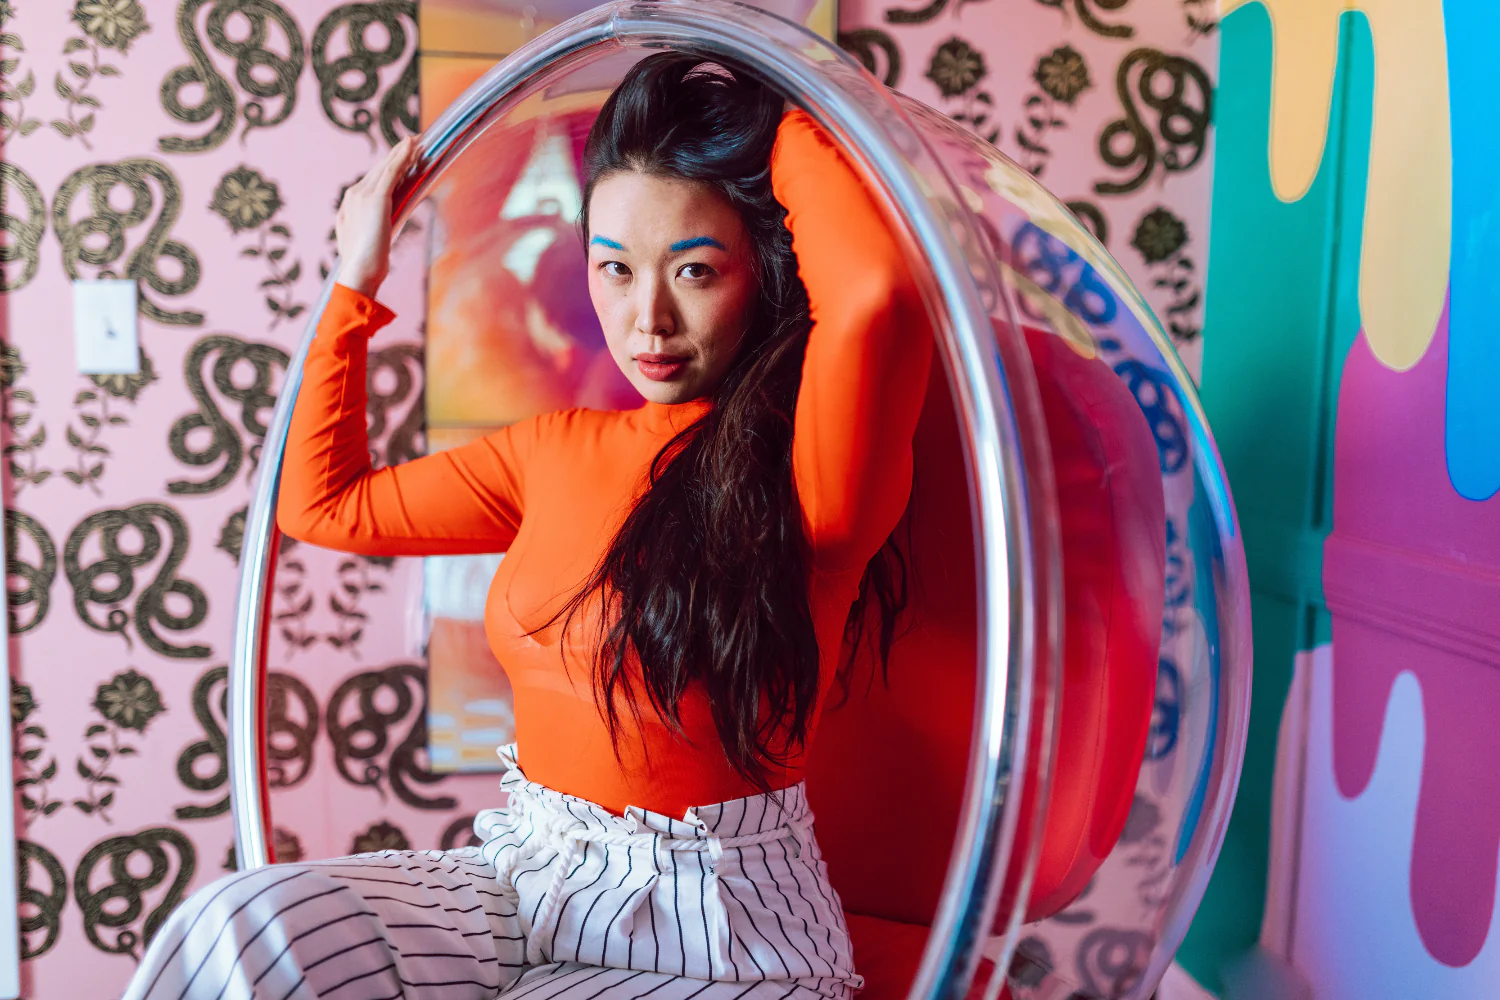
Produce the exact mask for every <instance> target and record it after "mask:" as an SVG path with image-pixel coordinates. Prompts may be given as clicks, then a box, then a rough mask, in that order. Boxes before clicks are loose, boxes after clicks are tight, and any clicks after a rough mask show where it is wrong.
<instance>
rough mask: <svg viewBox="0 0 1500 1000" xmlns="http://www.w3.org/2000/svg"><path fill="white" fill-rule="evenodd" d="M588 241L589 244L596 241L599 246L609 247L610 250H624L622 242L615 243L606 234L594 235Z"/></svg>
mask: <svg viewBox="0 0 1500 1000" xmlns="http://www.w3.org/2000/svg"><path fill="white" fill-rule="evenodd" d="M589 243H590V245H592V244H594V243H597V244H599V245H600V246H601V247H609V249H611V250H624V249H625V247H624V245H623V244H620V243H616V242H615V241H614V240H612V239H610V238H609V237H607V236H595V237H594V238H593V239H591V240H589Z"/></svg>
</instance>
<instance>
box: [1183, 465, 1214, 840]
mask: <svg viewBox="0 0 1500 1000" xmlns="http://www.w3.org/2000/svg"><path fill="white" fill-rule="evenodd" d="M1187 521H1188V539H1189V547H1190V548H1191V550H1192V552H1193V568H1194V574H1193V575H1194V577H1195V580H1194V584H1193V596H1194V602H1193V604H1194V610H1195V611H1196V612H1197V614H1198V617H1199V620H1200V621H1201V622H1202V623H1203V639H1204V642H1205V644H1206V645H1207V647H1208V657H1207V659H1208V684H1207V691H1206V692H1205V693H1206V694H1207V695H1208V706H1207V708H1206V710H1205V711H1206V715H1207V718H1208V731H1207V733H1206V739H1205V742H1204V747H1203V759H1202V760H1201V761H1200V762H1199V764H1198V776H1197V778H1196V780H1195V781H1194V782H1193V791H1192V794H1191V795H1189V796H1188V802H1187V808H1186V809H1184V810H1183V814H1182V827H1181V828H1180V830H1179V831H1178V834H1177V850H1176V852H1175V855H1174V857H1173V860H1172V863H1173V864H1181V863H1182V859H1183V858H1184V857H1185V856H1186V855H1187V852H1188V848H1189V847H1190V846H1192V843H1193V838H1194V836H1196V835H1197V833H1198V824H1199V823H1201V822H1202V820H1203V807H1204V805H1205V804H1206V802H1207V800H1208V792H1209V784H1210V782H1211V780H1212V778H1213V771H1214V758H1215V756H1216V755H1217V754H1218V749H1219V730H1220V728H1221V727H1222V725H1223V724H1224V720H1222V719H1220V718H1219V711H1220V707H1221V702H1220V700H1219V685H1220V683H1221V679H1220V673H1221V670H1222V664H1221V662H1220V658H1221V657H1222V656H1223V652H1224V647H1223V640H1222V638H1221V636H1220V634H1219V606H1218V604H1217V603H1216V601H1217V591H1216V590H1215V589H1214V580H1215V578H1216V577H1217V578H1218V579H1223V575H1224V550H1223V549H1222V548H1220V547H1219V534H1218V531H1217V530H1215V527H1214V516H1213V511H1212V510H1211V509H1210V508H1209V505H1208V504H1207V503H1206V502H1205V497H1204V495H1203V491H1202V490H1201V489H1199V490H1197V491H1195V493H1194V496H1193V505H1192V506H1191V507H1189V508H1188V516H1187ZM1190 711H1197V708H1196V707H1193V708H1191V709H1190Z"/></svg>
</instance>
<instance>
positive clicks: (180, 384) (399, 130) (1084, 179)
mask: <svg viewBox="0 0 1500 1000" xmlns="http://www.w3.org/2000/svg"><path fill="white" fill-rule="evenodd" d="M1215 12H1216V4H1215V3H1214V2H1213V0H902V2H892V0H876V2H870V0H844V3H843V4H842V5H841V10H840V32H839V42H840V44H841V45H842V46H843V47H844V48H846V49H847V50H848V51H850V52H851V53H853V54H854V55H855V56H856V57H857V58H858V59H859V60H861V61H862V62H863V63H864V64H865V65H866V66H867V67H868V68H870V70H871V71H872V72H873V73H874V74H875V75H876V76H877V77H879V78H881V79H883V80H884V81H885V82H887V83H888V84H890V85H892V86H894V87H897V88H898V89H901V90H903V91H905V92H907V93H910V94H911V95H913V96H914V97H916V98H918V99H919V100H922V101H925V102H927V103H929V104H931V105H933V106H934V107H937V108H939V109H940V110H942V111H944V112H946V113H948V114H950V115H951V116H953V117H954V118H955V119H956V120H958V121H960V122H962V123H964V124H965V125H966V126H967V127H969V128H971V129H973V130H975V131H976V132H978V133H980V134H981V135H983V136H985V137H986V138H988V139H990V140H991V141H993V142H995V143H996V145H997V146H999V147H1000V148H1001V149H1003V150H1005V151H1006V152H1007V153H1008V154H1010V155H1011V156H1012V157H1014V158H1015V159H1016V160H1017V161H1018V162H1020V163H1022V164H1023V165H1024V166H1026V167H1027V168H1028V169H1029V170H1031V171H1032V172H1033V173H1034V174H1037V175H1038V176H1040V177H1041V178H1042V179H1043V181H1044V182H1046V183H1047V184H1048V185H1049V187H1051V188H1052V190H1054V191H1055V192H1056V193H1057V194H1058V195H1059V197H1061V198H1062V199H1063V200H1064V201H1066V202H1067V203H1068V205H1069V206H1070V207H1071V208H1072V209H1073V211H1074V212H1075V213H1076V214H1078V216H1079V217H1080V218H1081V219H1083V220H1084V222H1085V223H1086V224H1087V225H1088V226H1089V227H1090V228H1091V229H1092V230H1093V231H1094V233H1095V234H1096V235H1097V236H1098V237H1099V239H1100V240H1101V241H1102V242H1104V243H1105V245H1106V246H1107V247H1108V248H1109V249H1110V250H1111V251H1112V252H1113V253H1114V254H1115V255H1116V256H1117V257H1118V258H1119V259H1120V261H1121V263H1122V264H1123V265H1124V266H1125V267H1126V269H1127V270H1128V271H1130V273H1131V274H1132V276H1133V277H1134V278H1135V280H1136V281H1137V282H1138V283H1139V284H1140V286H1141V288H1142V289H1143V290H1144V291H1145V292H1146V294H1147V296H1148V298H1149V299H1150V301H1151V303H1152V305H1153V306H1154V307H1155V308H1156V309H1157V311H1158V313H1159V315H1160V316H1161V317H1162V319H1163V322H1164V323H1166V324H1167V325H1168V326H1169V327H1170V330H1171V332H1172V333H1173V335H1174V336H1175V337H1176V338H1177V339H1178V342H1179V344H1180V346H1181V348H1182V350H1183V353H1184V356H1185V358H1187V360H1188V362H1189V365H1190V367H1193V368H1194V370H1196V366H1197V359H1198V357H1199V352H1200V350H1201V330H1202V315H1203V310H1202V294H1203V280H1202V275H1203V272H1204V268H1205V266H1206V260H1205V250H1206V247H1207V225H1208V204H1209V188H1210V182H1211V171H1212V166H1211V164H1212V131H1211V128H1210V124H1209V122H1210V115H1211V113H1212V108H1211V99H1212V94H1213V90H1214V76H1215V73H1216V67H1217V56H1218V39H1217V36H1216V21H1215V16H1216V14H1215ZM417 15H418V11H417V5H416V4H415V3H414V2H410V0H373V2H357V3H343V4H340V3H337V2H335V0H284V2H282V0H181V2H180V3H172V2H168V0H76V2H64V0H53V2H46V3H44V2H42V0H0V50H3V51H0V142H3V144H4V155H3V160H0V228H3V230H4V232H5V234H6V239H5V241H4V243H3V245H0V269H3V274H0V291H3V292H4V295H5V305H6V308H5V309H4V310H3V311H0V323H3V328H0V333H3V355H0V385H3V394H4V438H3V447H4V459H5V461H4V463H3V468H4V470H5V472H4V498H5V538H6V552H7V566H6V570H7V592H8V599H9V611H8V613H9V625H10V634H11V647H10V652H11V664H12V673H13V677H12V697H11V706H10V710H11V721H12V725H13V737H12V751H13V756H14V770H15V776H16V783H17V786H18V788H17V792H18V795H17V815H18V820H19V826H20V843H19V873H18V874H19V883H20V886H21V926H22V931H23V934H22V948H23V957H24V965H23V995H24V996H26V997H29V998H33V1000H54V998H56V1000H61V998H64V997H74V996H89V997H112V996H118V995H119V993H120V992H121V990H122V989H123V986H124V983H125V982H126V980H127V979H128V977H129V976H130V974H131V972H132V970H133V969H134V968H135V965H136V963H137V962H138V961H139V959H140V956H141V954H142V951H143V949H144V948H145V947H146V946H147V945H148V944H149V942H150V941H151V938H152V936H153V935H154V933H155V932H156V931H157V930H158V929H159V928H160V926H161V924H162V922H163V921H164V919H165V918H166V916H167V915H168V914H169V913H170V912H171V910H172V908H173V907H174V906H175V905H176V904H177V903H178V902H180V901H181V900H182V899H183V898H184V897H185V896H186V895H187V894H188V893H190V892H191V891H192V890H193V889H194V888H196V887H197V886H200V885H202V884H204V883H205V882H207V881H209V880H212V879H213V878H215V877H217V876H218V875H220V874H221V873H223V872H225V871H227V870H230V869H231V868H232V867H233V864H234V858H233V852H232V846H231V845H232V841H233V837H232V832H231V828H230V821H229V815H228V809H229V805H228V787H227V786H228V770H227V761H226V738H225V728H226V720H225V703H226V690H225V676H226V666H225V664H226V661H227V657H228V653H229V647H230V634H231V629H232V625H233V617H234V596H235V589H236V580H237V562H238V559H239V556H240V544H241V536H242V534H243V527H244V517H245V510H246V505H247V503H248V500H249V495H250V489H251V485H252V482H253V477H254V473H255V469H256V467H257V463H258V460H259V451H260V447H261V441H262V439H263V437H264V435H265V432H266V422H267V421H268V419H269V417H270V412H271V407H272V406H273V404H274V402H275V399H276V396H277V393H278V391H279V390H280V387H281V383H282V378H283V375H284V372H285V368H286V363H287V359H288V356H289V354H290V352H291V351H292V350H293V348H294V346H295V343H296V339H297V337H298V336H299V335H300V333H301V330H302V327H303V324H304V322H305V318H306V313H307V312H308V310H309V309H310V308H312V305H313V304H314V302H315V301H316V298H317V295H318V292H319V289H320V286H321V284H322V281H323V278H324V275H326V273H327V268H328V267H329V265H330V264H331V262H332V260H333V242H332V233H331V224H332V219H333V211H334V208H335V206H336V204H337V201H338V199H339V197H340V194H341V191H342V189H343V188H344V187H345V186H347V185H348V184H350V183H351V182H353V181H354V180H356V179H357V178H358V177H359V176H360V174H361V172H362V171H363V170H364V169H365V167H366V165H367V164H368V163H369V162H370V159H371V157H372V156H374V155H376V154H377V153H378V152H380V151H381V150H383V149H385V148H387V147H388V146H389V145H390V144H392V143H394V142H395V141H397V140H399V139H400V138H401V137H402V136H404V135H406V134H409V133H410V132H412V131H414V130H415V129H416V128H417V127H418V122H419V103H418V102H419V100H420V95H419V93H418V86H417V81H418V73H417V54H418V45H419V41H418V37H417V23H418V22H417ZM423 253H424V234H423V233H422V232H421V230H420V227H408V229H407V230H406V232H405V233H403V235H402V237H401V239H400V241H398V245H397V256H396V261H395V264H394V268H393V278H392V279H391V281H390V282H389V283H388V285H387V287H386V290H385V291H384V292H383V295H382V297H383V298H384V299H386V300H387V301H388V302H389V304H390V305H391V306H392V307H393V308H395V309H396V311H397V312H398V314H399V315H400V318H399V319H398V320H397V322H396V324H395V325H394V326H393V327H392V328H391V329H390V330H388V331H386V332H384V333H382V335H381V337H380V339H379V340H378V341H377V342H376V345H375V346H376V348H377V350H375V351H374V352H373V353H372V355H371V370H370V376H369V383H370V414H369V418H370V426H371V431H372V451H373V453H374V459H375V461H376V462H377V463H378V464H384V463H395V462H400V461H403V460H405V459H407V458H410V457H412V456H414V455H418V454H421V453H422V452H423V450H424V441H423V427H422V414H423V407H422V400H421V393H422V339H423V337H422V329H421V315H422V301H423V277H422V272H423V262H424V256H423ZM98 277H105V278H110V277H113V278H128V279H134V280H135V281H136V282H137V283H138V288H139V311H140V317H139V320H140V343H141V355H140V368H139V372H138V373H137V374H134V375H97V376H86V375H79V374H78V373H77V371H76V367H75V363H74V356H73V346H72V336H71V332H70V327H71V315H72V314H71V288H70V282H71V281H72V280H73V279H77V278H98ZM420 579H421V569H420V565H419V564H417V563H416V562H415V561H404V560H387V559H373V558H364V557H354V556H344V555H340V554H337V553H332V552H327V551H321V550H317V549H314V548H312V547H310V546H306V545H302V544H297V543H292V542H287V543H285V545H284V548H283V551H282V555H281V562H280V569H279V572H278V575H277V580H276V594H275V605H274V608H273V613H272V614H273V617H272V626H273V627H272V641H271V647H270V653H269V656H270V671H271V673H270V685H271V691H270V710H269V716H270V733H269V755H270V758H271V772H270V785H271V788H272V807H273V812H274V816H275V826H276V840H277V844H276V851H277V854H278V856H279V857H280V858H281V859H283V860H293V859H296V858H299V857H324V856H332V855H338V854H345V853H350V852H356V851H363V850H371V849H378V848H386V847H405V846H408V845H410V846H415V847H435V846H445V847H446V846H455V845H459V844H463V843H466V842H468V841H469V838H470V836H471V834H470V832H469V830H468V821H469V818H470V817H472V815H473V813H474V812H475V811H476V810H477V809H479V808H481V807H483V806H484V805H486V804H489V803H491V802H492V801H493V799H494V796H495V795H496V786H495V782H496V779H495V776H493V775H472V776H463V775H440V774H436V773H434V772H433V771H432V770H431V769H430V767H429V761H428V758H427V740H428V737H427V723H426V709H427V695H426V666H425V662H424V650H423V622H422V621H421V617H420V610H419V607H418V603H419V602H418V601H416V600H415V599H414V597H413V595H415V594H417V593H418V587H419V584H420ZM1147 819H1149V817H1146V816H1142V817H1138V821H1139V822H1137V823H1136V825H1135V826H1133V827H1132V828H1131V831H1130V834H1131V835H1132V836H1139V837H1141V838H1142V841H1143V843H1145V842H1146V841H1147V840H1148V839H1149V836H1150V830H1149V829H1146V827H1145V826H1143V825H1142V824H1144V823H1145V822H1146V820H1147ZM1106 952H1108V953H1113V952H1112V951H1111V950H1110V949H1109V948H1105V949H1103V950H1102V951H1101V954H1104V953H1106Z"/></svg>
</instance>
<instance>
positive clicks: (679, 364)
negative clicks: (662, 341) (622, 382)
mask: <svg viewBox="0 0 1500 1000" xmlns="http://www.w3.org/2000/svg"><path fill="white" fill-rule="evenodd" d="M687 362H688V359H687V358H684V357H679V356H678V355H675V354H637V355H636V356H635V366H636V368H638V369H640V373H641V374H642V375H644V376H646V377H647V378H649V379H650V380H651V381H653V382H670V381H671V380H672V379H674V378H676V377H677V376H678V375H680V374H682V371H683V369H685V368H687Z"/></svg>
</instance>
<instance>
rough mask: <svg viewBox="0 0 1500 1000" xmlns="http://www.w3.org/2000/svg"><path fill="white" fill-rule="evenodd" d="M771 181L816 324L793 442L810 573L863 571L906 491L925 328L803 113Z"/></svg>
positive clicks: (900, 272) (852, 189)
mask: <svg viewBox="0 0 1500 1000" xmlns="http://www.w3.org/2000/svg"><path fill="white" fill-rule="evenodd" d="M771 180H772V186H773V189H774V191H775V193H776V197H777V199H778V200H779V201H780V202H781V204H782V205H784V206H785V207H786V209H787V228H788V229H790V230H791V233H792V246H793V249H794V250H795V251H796V254H797V262H798V264H797V266H798V271H799V273H800V274H801V277H802V282H803V284H804V285H805V286H806V288H807V295H808V300H809V304H810V307H811V313H812V321H813V326H812V332H811V334H810V335H809V338H808V345H807V356H806V360H805V361H804V363H803V370H802V389H801V393H800V395H799V397H798V400H797V412H796V426H795V431H794V436H793V441H792V469H793V477H794V480H795V482H796V485H797V493H798V497H799V498H800V500H801V503H802V512H803V522H804V530H805V531H806V532H807V535H808V539H809V542H810V544H811V547H812V556H813V566H814V568H815V569H818V570H820V571H823V572H843V571H848V570H853V569H862V568H863V567H864V565H865V563H867V562H868V561H869V560H870V558H871V557H872V556H874V554H875V553H876V552H877V551H878V550H879V548H880V546H881V544H882V543H883V542H884V541H885V539H886V537H887V536H888V535H889V534H890V532H891V530H892V529H893V528H894V527H895V526H896V523H897V522H898V521H899V520H900V518H901V514H902V512H903V511H904V510H905V509H906V504H907V501H908V499H909V498H910V495H911V476H912V455H911V448H912V435H913V433H914V432H915V430H916V426H917V418H918V417H919V416H920V414H921V410H922V401H923V398H924V396H925V394H926V389H927V373H928V368H929V366H930V365H931V363H932V331H931V327H930V324H929V322H928V319H927V315H926V312H925V310H924V308H923V305H922V302H921V297H920V294H919V292H918V291H917V289H916V287H915V285H914V284H913V282H912V280H911V276H910V271H909V268H908V267H907V264H906V261H905V259H904V257H903V254H902V252H901V249H900V247H899V246H898V245H897V243H896V241H895V239H894V237H893V236H892V235H891V232H890V230H889V228H888V226H887V225H886V222H885V220H884V218H883V216H882V214H881V212H880V210H879V209H878V208H877V207H876V205H875V203H874V201H873V200H872V199H871V197H870V195H869V193H868V191H867V190H866V189H865V186H864V184H863V182H861V180H860V179H859V177H858V175H857V174H855V172H854V170H853V169H852V168H851V166H850V165H849V164H848V163H847V162H846V161H845V160H844V158H843V155H842V154H841V153H840V152H839V150H838V148H837V146H836V145H835V143H834V141H833V140H832V138H831V137H830V136H828V134H827V133H826V132H824V131H823V130H822V129H821V128H820V127H818V126H817V125H816V124H815V123H814V122H813V121H812V119H810V118H809V117H808V116H807V115H806V114H805V113H803V112H800V111H793V112H791V113H789V114H788V115H787V116H786V118H785V119H784V120H783V121H782V125H781V131H780V134H779V136H778V138H777V142H776V149H775V152H774V154H773V155H772V159H771Z"/></svg>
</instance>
